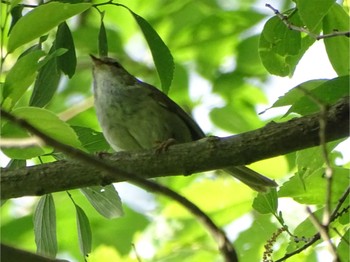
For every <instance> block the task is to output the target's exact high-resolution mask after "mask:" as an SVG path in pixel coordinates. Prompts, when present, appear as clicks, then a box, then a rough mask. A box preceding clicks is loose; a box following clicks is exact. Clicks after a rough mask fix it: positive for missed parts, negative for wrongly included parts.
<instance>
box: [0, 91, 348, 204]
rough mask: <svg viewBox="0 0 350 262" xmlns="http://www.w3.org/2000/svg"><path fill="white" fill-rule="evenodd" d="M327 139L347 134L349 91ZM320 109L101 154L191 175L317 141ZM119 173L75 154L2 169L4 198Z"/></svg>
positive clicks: (129, 168) (151, 171)
mask: <svg viewBox="0 0 350 262" xmlns="http://www.w3.org/2000/svg"><path fill="white" fill-rule="evenodd" d="M325 117H326V118H325V121H326V126H327V128H326V130H325V132H326V133H325V135H326V141H327V142H329V141H333V140H337V139H341V138H345V137H347V136H349V97H345V98H343V99H341V100H339V101H338V102H337V103H336V104H334V105H333V106H331V107H330V108H329V110H328V111H327V115H326V116H325ZM319 118H320V115H319V113H316V114H313V115H309V116H305V117H300V118H295V119H292V120H290V121H287V122H284V123H274V122H272V123H269V124H267V125H266V126H265V127H263V128H260V129H257V130H254V131H250V132H247V133H243V134H240V135H236V136H230V137H225V138H217V137H208V138H205V139H202V140H199V141H195V142H191V143H186V144H178V145H174V146H171V147H170V148H169V149H168V150H167V151H166V152H162V153H156V152H154V150H146V151H139V152H119V153H115V154H105V155H103V157H102V160H104V161H106V162H108V163H110V164H113V165H114V166H115V167H117V168H118V169H120V170H125V172H128V173H132V174H142V176H143V177H144V178H151V177H160V176H173V175H181V174H185V175H189V174H192V173H195V172H201V171H208V170H215V169H221V168H224V167H227V166H231V165H236V166H239V165H245V164H249V163H252V162H255V161H258V160H262V159H266V158H270V157H274V156H278V155H283V154H287V153H290V152H294V151H297V150H301V149H305V148H309V147H313V146H317V145H319V144H320V138H319ZM125 180H127V179H125V178H122V177H121V176H119V175H118V174H115V175H110V174H105V173H104V172H103V171H101V170H99V169H98V168H91V167H90V166H87V165H83V164H81V163H79V162H77V161H74V160H62V161H57V162H53V163H46V164H41V165H38V166H32V167H25V168H19V169H15V170H10V169H6V168H5V169H2V170H1V180H0V187H1V199H9V198H14V197H21V196H28V195H43V194H47V193H52V192H58V191H63V190H68V189H74V188H81V187H87V186H93V185H105V184H109V183H112V182H120V181H125Z"/></svg>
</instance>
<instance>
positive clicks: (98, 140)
mask: <svg viewBox="0 0 350 262" xmlns="http://www.w3.org/2000/svg"><path fill="white" fill-rule="evenodd" d="M72 128H73V129H74V131H75V133H76V134H77V135H78V137H79V140H80V142H81V145H82V146H83V147H84V148H85V149H86V150H87V151H88V152H90V153H95V152H103V151H107V150H108V149H110V145H109V144H108V142H107V141H106V139H105V138H104V136H103V133H102V132H97V131H95V130H93V129H91V128H87V127H82V126H73V127H72Z"/></svg>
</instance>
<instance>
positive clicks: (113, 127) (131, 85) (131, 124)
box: [90, 55, 278, 192]
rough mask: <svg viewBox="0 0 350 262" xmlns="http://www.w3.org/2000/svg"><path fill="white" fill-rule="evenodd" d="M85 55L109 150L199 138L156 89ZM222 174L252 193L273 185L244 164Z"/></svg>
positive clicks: (177, 108) (104, 60)
mask: <svg viewBox="0 0 350 262" xmlns="http://www.w3.org/2000/svg"><path fill="white" fill-rule="evenodd" d="M90 56H91V59H92V64H93V70H92V71H93V90H94V105H95V111H96V115H97V119H98V121H99V124H100V126H101V129H102V133H103V135H104V136H105V138H106V140H107V142H108V143H109V144H110V146H111V147H112V148H113V149H114V150H115V151H133V150H140V149H151V148H154V147H155V145H156V143H159V142H165V141H169V140H171V139H172V140H174V141H176V142H177V143H186V142H190V141H196V140H199V139H202V138H204V137H205V133H204V132H203V130H202V129H201V128H200V127H199V125H198V124H197V123H196V122H195V121H194V120H193V119H192V118H191V117H190V116H189V115H188V114H187V113H186V112H185V111H184V110H183V109H182V108H181V107H180V106H179V105H178V104H176V103H175V102H174V101H173V100H171V99H170V98H169V97H168V96H167V95H166V94H164V93H163V92H162V91H160V90H159V89H157V88H156V87H154V86H152V85H150V84H148V83H145V82H142V81H140V80H139V79H137V78H136V77H135V76H133V75H132V74H130V73H129V72H128V71H127V70H126V69H124V67H123V66H122V65H121V64H120V63H119V62H118V61H117V60H115V59H113V58H110V57H100V58H97V57H95V56H93V55H90ZM224 171H225V172H227V173H229V174H230V175H232V176H233V177H235V178H237V179H238V180H240V181H241V182H243V183H245V184H246V185H248V186H249V187H250V188H252V189H253V190H255V191H258V192H267V191H269V190H270V189H271V188H274V187H277V186H278V185H277V183H276V182H275V181H274V180H271V179H269V178H267V177H265V176H263V175H261V174H259V173H257V172H255V171H254V170H252V169H249V168H247V167H246V166H229V167H226V168H224Z"/></svg>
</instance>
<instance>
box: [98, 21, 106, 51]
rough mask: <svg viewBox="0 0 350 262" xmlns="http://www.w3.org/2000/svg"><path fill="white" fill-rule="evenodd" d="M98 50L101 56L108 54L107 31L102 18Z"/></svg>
mask: <svg viewBox="0 0 350 262" xmlns="http://www.w3.org/2000/svg"><path fill="white" fill-rule="evenodd" d="M98 52H99V54H100V57H103V56H108V42H107V33H106V28H105V24H104V22H103V20H101V26H100V30H99V32H98Z"/></svg>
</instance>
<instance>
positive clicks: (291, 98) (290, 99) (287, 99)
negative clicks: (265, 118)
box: [271, 79, 328, 107]
mask: <svg viewBox="0 0 350 262" xmlns="http://www.w3.org/2000/svg"><path fill="white" fill-rule="evenodd" d="M327 81H328V80H327V79H315V80H310V81H306V82H304V83H301V84H300V85H297V86H296V87H293V88H292V89H290V90H289V91H288V92H287V93H285V94H284V95H283V96H281V97H279V98H278V100H277V101H276V102H275V103H274V104H273V105H272V106H271V107H280V106H289V105H292V104H294V103H295V102H296V101H298V100H299V99H300V98H302V97H303V96H304V95H305V93H304V92H303V91H302V89H303V90H307V91H311V90H313V89H315V88H316V87H318V86H320V85H321V84H323V83H325V82H327Z"/></svg>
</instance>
